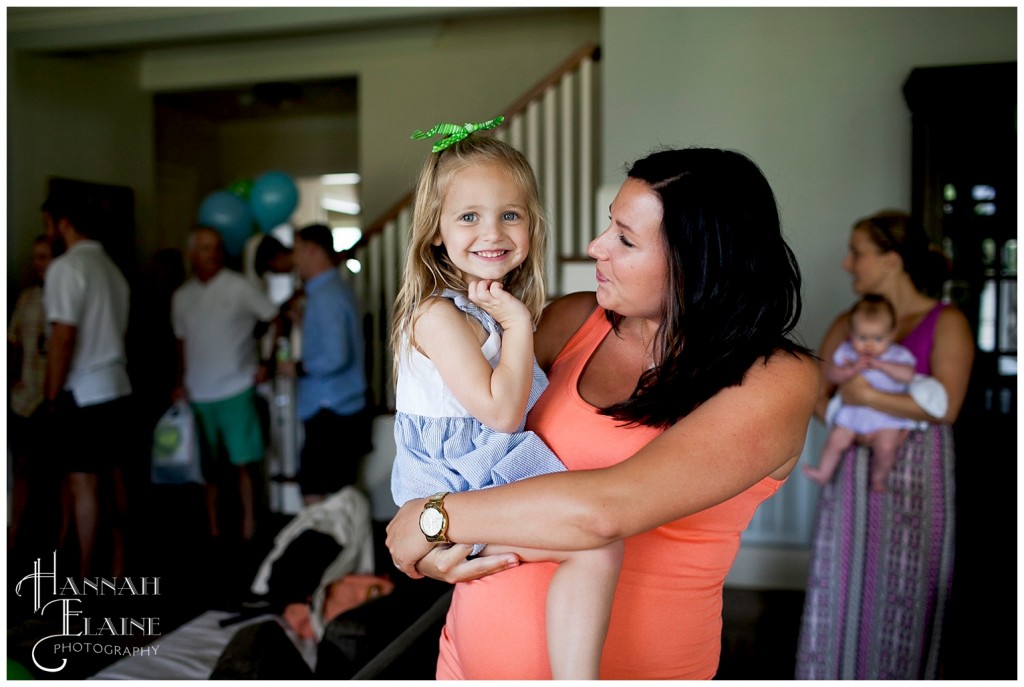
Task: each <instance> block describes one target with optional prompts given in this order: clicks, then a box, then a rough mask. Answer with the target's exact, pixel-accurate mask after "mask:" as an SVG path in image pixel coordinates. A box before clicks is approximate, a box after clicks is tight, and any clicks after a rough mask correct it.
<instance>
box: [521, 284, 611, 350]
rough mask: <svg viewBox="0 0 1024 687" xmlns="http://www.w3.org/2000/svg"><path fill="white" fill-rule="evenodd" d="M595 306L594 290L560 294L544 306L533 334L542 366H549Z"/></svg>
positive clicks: (535, 348) (535, 347)
mask: <svg viewBox="0 0 1024 687" xmlns="http://www.w3.org/2000/svg"><path fill="white" fill-rule="evenodd" d="M596 307H597V296H596V294H595V293H594V292H593V291H579V292H576V293H570V294H566V295H565V296H561V297H560V298H557V299H555V300H553V301H551V303H549V304H548V305H547V306H546V307H545V308H544V313H543V314H542V315H541V318H540V322H539V323H538V324H537V333H536V334H535V336H534V350H535V351H536V355H537V362H538V363H540V366H541V367H543V368H544V369H545V370H546V369H548V367H549V366H550V364H551V363H552V362H553V361H554V359H555V357H556V356H557V355H558V353H559V352H560V351H561V350H562V349H563V348H564V347H565V344H566V343H568V342H569V339H571V338H572V335H573V334H575V333H576V332H577V331H578V330H579V328H580V327H582V326H583V323H584V322H586V321H587V318H588V317H590V314H591V313H592V312H594V308H596Z"/></svg>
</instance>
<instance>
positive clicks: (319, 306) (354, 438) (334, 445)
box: [277, 224, 371, 504]
mask: <svg viewBox="0 0 1024 687" xmlns="http://www.w3.org/2000/svg"><path fill="white" fill-rule="evenodd" d="M293 260H294V262H295V267H296V269H297V271H298V274H299V277H300V278H301V279H302V281H303V293H304V301H305V304H304V306H303V307H302V309H301V314H300V315H299V316H298V317H299V319H298V320H297V321H298V322H301V330H302V342H303V343H302V352H301V357H300V358H299V359H297V360H282V361H280V362H278V367H277V370H278V374H280V375H283V376H294V377H297V378H298V403H297V405H296V409H297V412H298V417H299V419H300V420H302V423H303V429H304V434H305V439H304V441H303V446H302V452H301V454H300V457H299V488H300V491H301V493H302V498H303V501H304V502H305V503H306V504H310V503H314V502H316V501H321V500H323V498H324V497H325V496H327V495H329V494H333V493H334V492H336V491H339V490H340V489H341V488H342V487H344V486H346V485H349V484H355V482H356V478H357V476H358V471H359V462H360V459H361V458H362V457H363V456H364V455H366V454H367V453H369V451H370V432H371V418H370V414H369V413H368V412H367V402H366V400H367V383H366V370H365V366H364V359H365V351H364V340H363V328H362V320H361V309H360V305H359V303H358V301H357V300H356V295H355V293H354V292H353V291H352V288H351V287H350V286H349V285H348V284H347V283H346V282H345V281H344V280H343V279H342V278H341V274H340V273H339V271H338V259H337V254H336V252H335V250H334V238H333V236H332V234H331V230H330V228H328V227H326V226H324V225H322V224H313V225H310V226H308V227H305V228H304V229H302V230H301V231H299V232H298V233H297V234H296V235H295V248H294V251H293Z"/></svg>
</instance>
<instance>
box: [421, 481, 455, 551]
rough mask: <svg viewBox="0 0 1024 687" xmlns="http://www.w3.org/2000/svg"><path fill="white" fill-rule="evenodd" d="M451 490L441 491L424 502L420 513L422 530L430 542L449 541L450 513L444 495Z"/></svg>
mask: <svg viewBox="0 0 1024 687" xmlns="http://www.w3.org/2000/svg"><path fill="white" fill-rule="evenodd" d="M448 494H449V492H447V491H441V492H438V493H436V494H434V495H433V496H431V497H430V498H429V499H428V500H427V502H426V503H425V504H423V512H422V513H420V531H421V532H423V536H424V537H426V538H427V541H429V542H444V543H448V513H447V512H446V511H445V509H444V497H445V496H447V495H448Z"/></svg>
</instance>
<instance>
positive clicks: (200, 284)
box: [171, 227, 277, 541]
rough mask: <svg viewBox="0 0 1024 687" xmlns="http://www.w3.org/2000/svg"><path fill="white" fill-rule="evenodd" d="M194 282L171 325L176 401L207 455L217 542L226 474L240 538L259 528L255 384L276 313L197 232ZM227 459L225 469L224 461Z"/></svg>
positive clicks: (209, 235)
mask: <svg viewBox="0 0 1024 687" xmlns="http://www.w3.org/2000/svg"><path fill="white" fill-rule="evenodd" d="M188 258H189V262H190V263H191V265H192V272H193V276H192V278H190V279H189V280H188V281H186V282H185V283H184V284H183V285H182V286H181V287H180V288H179V289H178V290H177V291H175V292H174V296H173V298H172V303H171V317H172V322H173V325H174V334H175V336H176V337H177V338H178V347H179V352H180V354H179V361H180V364H179V366H178V372H179V379H180V380H181V381H180V383H179V385H178V389H177V390H176V391H175V397H176V398H180V397H185V398H188V400H189V402H190V403H191V405H192V408H193V410H194V411H195V414H196V419H197V421H198V424H199V425H200V428H201V430H200V431H201V434H200V436H202V437H203V438H204V439H205V441H206V443H207V447H206V448H208V449H209V450H207V451H204V454H205V456H206V458H205V460H204V464H203V475H204V477H205V478H206V484H207V492H206V494H207V499H206V500H207V510H208V512H209V517H210V535H211V536H212V537H214V538H218V537H220V536H221V534H222V530H223V528H222V527H221V525H220V518H219V516H220V513H219V488H220V485H219V482H220V481H221V480H220V473H227V474H228V475H229V476H230V475H233V476H234V477H235V479H234V480H233V481H234V482H235V485H237V486H236V488H237V489H238V494H239V499H240V501H241V505H242V527H241V536H242V539H243V540H246V541H247V540H249V539H251V538H252V537H253V534H254V532H255V528H256V519H255V507H256V494H255V486H254V485H255V483H256V480H255V479H254V477H255V474H256V470H257V469H258V468H261V467H262V461H263V457H264V444H263V433H262V430H261V427H260V419H259V413H258V411H257V408H256V403H255V399H256V384H258V383H259V382H260V381H262V376H263V375H265V370H263V369H262V368H261V367H260V365H259V356H258V355H257V343H258V341H259V337H260V336H261V335H262V334H263V333H264V332H265V331H266V327H267V324H268V323H269V322H271V321H272V320H273V319H274V318H275V317H276V316H277V307H276V306H274V304H273V303H271V302H270V300H269V299H268V298H267V297H266V296H265V295H264V294H263V292H262V291H260V290H259V289H258V288H257V287H256V285H255V284H253V283H252V282H250V281H249V280H248V279H246V278H245V277H244V276H242V275H241V274H239V273H238V272H235V271H234V270H231V269H228V268H226V267H224V243H223V240H222V238H221V236H220V234H218V233H217V232H216V231H215V230H213V229H210V228H208V227H197V228H196V229H194V230H193V231H192V232H191V234H190V235H189V238H188ZM225 455H226V458H227V465H225V464H224V461H223V458H222V456H225Z"/></svg>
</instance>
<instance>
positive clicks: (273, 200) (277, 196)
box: [249, 171, 299, 232]
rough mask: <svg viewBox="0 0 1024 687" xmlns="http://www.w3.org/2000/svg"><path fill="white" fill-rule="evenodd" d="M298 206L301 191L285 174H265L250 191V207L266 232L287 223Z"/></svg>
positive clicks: (259, 177) (257, 179)
mask: <svg viewBox="0 0 1024 687" xmlns="http://www.w3.org/2000/svg"><path fill="white" fill-rule="evenodd" d="M298 204H299V189H298V188H297V187H296V186H295V182H294V181H292V178H291V177H290V176H288V175H287V174H285V173H284V172H274V171H272V172H264V173H263V174H261V175H260V176H258V177H257V178H256V180H255V181H254V182H253V184H252V189H251V190H250V191H249V207H250V208H251V209H252V214H253V217H255V218H256V222H257V223H258V224H259V225H260V229H262V230H263V231H264V232H269V231H270V230H271V229H273V228H274V227H276V226H278V225H279V224H284V223H285V222H287V221H288V219H289V218H290V217H291V216H292V213H293V212H295V207H296V206H297V205H298Z"/></svg>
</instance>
